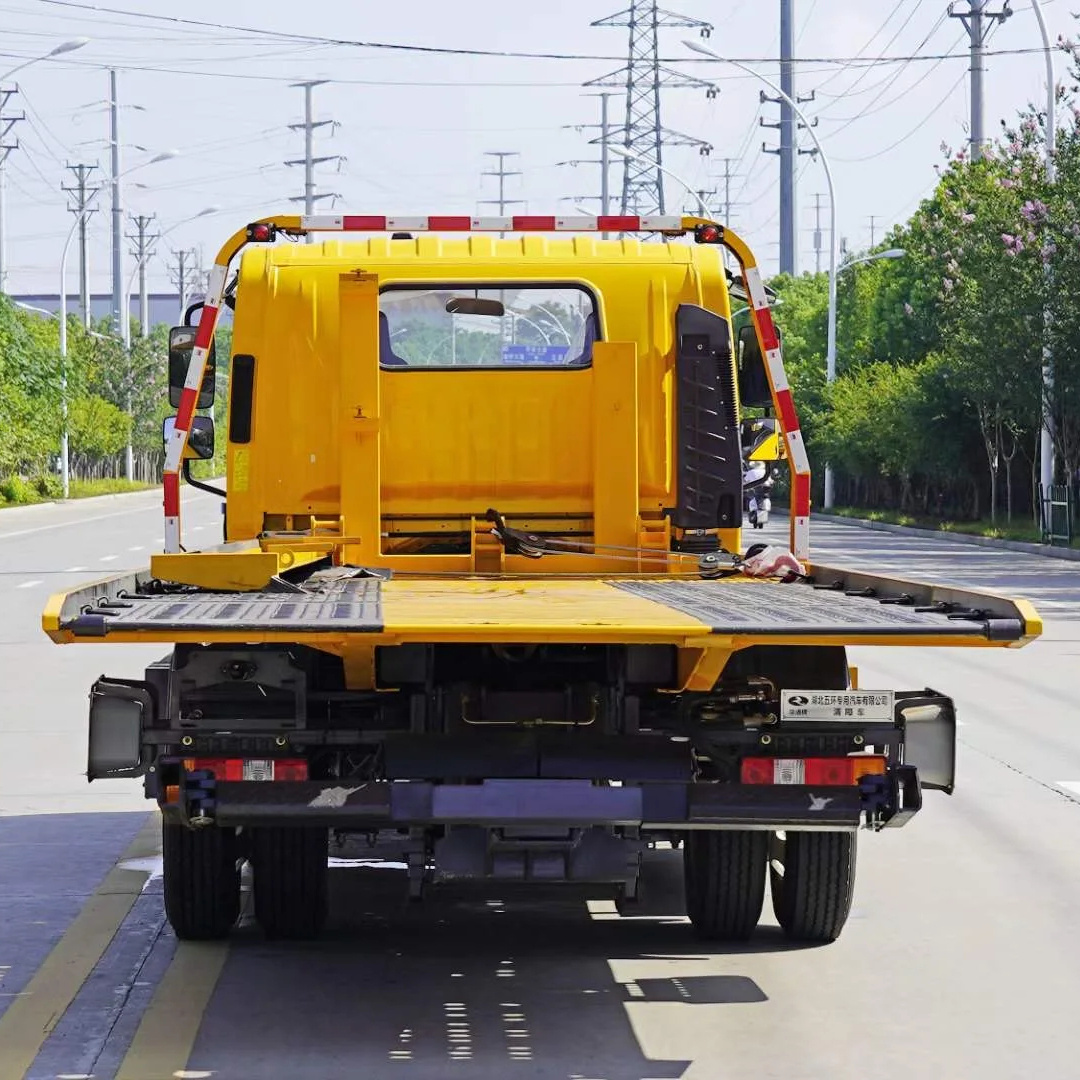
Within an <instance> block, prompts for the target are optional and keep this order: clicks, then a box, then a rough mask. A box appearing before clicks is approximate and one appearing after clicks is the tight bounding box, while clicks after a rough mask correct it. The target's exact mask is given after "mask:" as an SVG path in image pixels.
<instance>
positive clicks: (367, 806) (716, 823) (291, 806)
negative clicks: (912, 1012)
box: [162, 766, 922, 830]
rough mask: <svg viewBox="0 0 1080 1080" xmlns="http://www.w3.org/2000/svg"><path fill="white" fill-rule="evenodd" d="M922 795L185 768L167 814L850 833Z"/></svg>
mask: <svg viewBox="0 0 1080 1080" xmlns="http://www.w3.org/2000/svg"><path fill="white" fill-rule="evenodd" d="M921 802H922V798H921V791H920V786H919V781H918V777H917V775H916V771H915V769H914V768H911V767H905V766H900V767H897V768H896V769H894V770H892V771H891V772H890V773H889V774H888V775H887V776H885V777H872V778H871V777H867V778H864V781H863V785H862V786H861V787H811V786H806V785H762V786H749V785H741V784H696V783H690V784H686V783H648V784H639V785H624V786H621V787H608V786H598V785H595V784H593V783H592V782H590V781H588V780H486V781H484V782H482V783H479V784H431V783H425V782H422V781H370V782H367V783H359V782H353V783H350V782H348V781H295V782H294V781H269V782H266V781H264V782H260V781H220V782H219V781H216V780H215V779H214V778H213V777H211V776H209V775H208V774H199V773H191V774H187V775H186V776H185V781H184V783H183V784H182V785H181V794H180V802H179V804H174V805H163V806H162V810H163V812H164V813H165V814H166V815H167V816H168V817H170V818H171V819H173V820H177V819H179V820H187V821H188V822H190V823H194V824H199V823H203V824H210V823H216V824H218V825H222V826H254V825H309V826H320V827H322V826H325V827H327V828H339V829H350V828H351V829H360V830H377V829H383V828H402V827H407V826H429V825H479V826H486V827H488V828H499V827H502V826H522V825H536V826H541V825H556V826H562V827H576V826H588V825H608V826H623V827H631V828H644V829H649V830H654V829H655V830H664V829H695V828H711V829H717V828H730V829H768V830H775V829H800V830H804V829H829V830H835V829H855V828H858V827H859V826H860V825H864V824H865V825H868V826H870V827H875V828H880V827H882V826H885V825H891V826H895V825H902V824H904V823H905V822H906V821H907V820H908V818H910V817H911V816H912V815H913V814H914V813H916V812H917V811H918V809H919V808H920V806H921Z"/></svg>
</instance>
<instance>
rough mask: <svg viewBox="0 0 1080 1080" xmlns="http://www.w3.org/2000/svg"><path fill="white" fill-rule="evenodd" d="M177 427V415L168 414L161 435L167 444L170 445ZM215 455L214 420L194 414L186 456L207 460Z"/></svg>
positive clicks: (185, 449) (185, 451)
mask: <svg viewBox="0 0 1080 1080" xmlns="http://www.w3.org/2000/svg"><path fill="white" fill-rule="evenodd" d="M175 428H176V417H175V416H166V417H165V422H164V424H162V426H161V437H162V439H163V440H164V442H165V445H166V446H168V444H169V440H170V439H171V438H172V434H173V431H174V430H175ZM213 456H214V421H213V420H212V419H211V418H210V417H209V416H193V417H192V418H191V431H190V432H189V433H188V441H187V446H186V447H185V448H184V457H185V458H189V459H191V458H194V459H195V460H197V461H207V460H209V459H210V458H212V457H213Z"/></svg>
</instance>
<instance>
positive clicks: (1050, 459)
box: [1031, 0, 1057, 499]
mask: <svg viewBox="0 0 1080 1080" xmlns="http://www.w3.org/2000/svg"><path fill="white" fill-rule="evenodd" d="M1031 7H1032V10H1033V11H1034V12H1035V18H1036V19H1038V21H1039V33H1040V34H1041V35H1042V41H1043V54H1044V56H1045V57H1046V182H1047V184H1053V183H1054V180H1055V179H1056V170H1055V166H1054V147H1055V143H1056V141H1057V119H1056V117H1055V115H1054V113H1055V108H1054V107H1055V105H1056V103H1057V85H1056V81H1055V78H1054V53H1053V50H1052V49H1051V48H1050V35H1049V34H1048V33H1047V32H1046V21H1045V20H1044V19H1043V12H1042V6H1041V5H1040V3H1039V0H1031ZM1043 273H1044V275H1045V277H1046V283H1047V290H1046V295H1047V296H1048V297H1049V296H1050V291H1051V290H1050V287H1049V286H1050V278H1051V274H1052V271H1051V269H1050V264H1049V263H1044V264H1043ZM1049 329H1050V318H1049V311H1048V310H1047V309H1045V308H1044V310H1043V363H1042V430H1041V431H1040V432H1039V485H1040V487H1041V488H1042V493H1043V498H1044V499H1046V498H1048V497H1049V495H1050V491H1049V489H1050V486H1051V485H1052V484H1053V482H1054V413H1053V410H1052V409H1051V408H1050V404H1051V403H1050V397H1051V394H1052V393H1053V389H1054V368H1053V354H1052V351H1051V347H1050V335H1049Z"/></svg>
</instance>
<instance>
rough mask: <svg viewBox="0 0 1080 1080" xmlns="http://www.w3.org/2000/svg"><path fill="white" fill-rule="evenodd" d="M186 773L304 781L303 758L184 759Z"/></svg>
mask: <svg viewBox="0 0 1080 1080" xmlns="http://www.w3.org/2000/svg"><path fill="white" fill-rule="evenodd" d="M184 768H185V769H186V770H187V771H188V772H203V771H206V772H210V773H213V775H214V778H215V779H216V780H306V779H307V778H308V766H307V762H306V761H304V759H303V758H184Z"/></svg>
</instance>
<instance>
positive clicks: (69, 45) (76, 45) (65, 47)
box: [0, 37, 90, 82]
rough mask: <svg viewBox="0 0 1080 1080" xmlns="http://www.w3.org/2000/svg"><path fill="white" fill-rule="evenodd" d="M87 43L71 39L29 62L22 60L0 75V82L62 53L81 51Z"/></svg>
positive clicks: (84, 39) (83, 39) (86, 41)
mask: <svg viewBox="0 0 1080 1080" xmlns="http://www.w3.org/2000/svg"><path fill="white" fill-rule="evenodd" d="M89 41H90V39H89V38H84V37H80V38H72V39H71V40H70V41H65V42H63V43H62V44H60V45H57V46H56V48H55V49H51V50H50V51H49V52H47V53H42V54H41V56H32V57H31V58H30V59H29V60H24V61H23V62H22V63H21V64H18V65H16V66H15V67H13V68H12V69H11V70H10V71H9V72H7V74H5V75H0V82H4V81H5V80H6V79H10V78H11V76H12V75H14V74H15V73H16V72H17V71H22V70H23V69H24V68H28V67H29V66H30V65H31V64H37V63H40V62H41V61H42V60H51V59H52V58H53V57H54V56H60V55H61V54H62V53H68V52H74V51H75V50H76V49H81V48H82V47H83V46H84V45H86V44H88V43H89Z"/></svg>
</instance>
